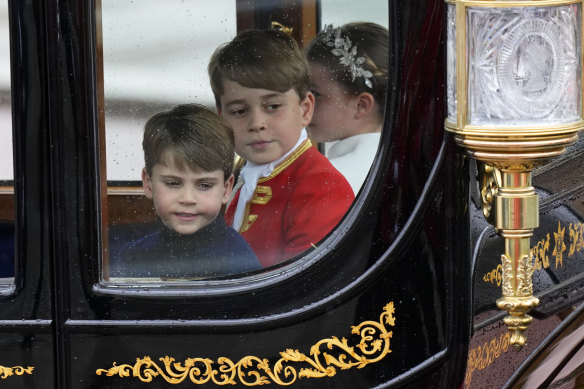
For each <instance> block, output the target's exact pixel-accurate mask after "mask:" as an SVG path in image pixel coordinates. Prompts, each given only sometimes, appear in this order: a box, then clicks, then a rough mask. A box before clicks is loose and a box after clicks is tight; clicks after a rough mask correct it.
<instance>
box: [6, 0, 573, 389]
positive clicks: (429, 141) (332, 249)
mask: <svg viewBox="0 0 584 389" xmlns="http://www.w3.org/2000/svg"><path fill="white" fill-rule="evenodd" d="M9 5H10V18H11V19H10V20H11V50H12V69H13V70H12V85H13V87H12V89H13V113H14V149H15V193H16V205H17V208H16V242H17V244H16V246H17V251H16V252H17V260H16V278H15V285H14V288H13V289H12V290H11V291H9V292H8V293H5V294H4V295H2V296H1V297H0V342H1V343H0V344H1V345H2V347H1V352H0V366H3V367H4V368H10V369H12V370H11V371H10V372H11V374H12V375H10V374H9V375H7V376H6V377H0V378H1V379H0V385H2V386H3V387H7V388H50V387H54V388H63V389H64V388H119V387H124V388H126V387H128V388H130V387H131V388H134V387H144V388H148V387H175V386H178V387H193V386H202V387H214V386H217V385H218V383H222V384H224V383H231V384H237V385H236V387H242V386H255V385H257V384H259V383H263V386H266V387H277V386H283V385H290V387H293V388H300V387H302V388H304V387H307V388H312V387H315V388H316V387H318V388H373V387H420V388H422V387H423V388H429V387H440V388H454V387H460V386H461V385H463V386H466V387H470V385H471V384H472V385H478V386H473V387H481V385H483V384H484V383H485V382H489V379H488V378H484V377H481V373H484V374H491V375H492V372H493V371H497V374H500V375H501V380H500V384H501V385H502V384H504V382H505V381H506V380H507V379H509V377H511V375H512V374H513V372H514V371H515V370H517V371H518V372H519V373H515V374H516V376H515V378H513V379H515V380H518V379H520V377H519V376H520V375H521V374H523V373H525V374H527V373H526V372H527V370H526V369H527V367H528V365H529V366H533V363H531V364H530V363H529V358H532V357H534V356H535V355H540V354H541V353H542V352H544V349H545V348H546V347H547V345H548V343H549V347H552V345H551V342H553V341H554V340H557V339H559V335H556V333H557V332H559V331H561V330H562V331H565V332H564V334H566V333H568V329H567V327H568V324H569V323H577V320H579V316H578V314H579V311H578V310H576V312H574V313H572V314H571V315H568V316H567V318H566V319H565V320H563V321H562V320H561V319H557V317H558V316H557V314H558V312H565V310H566V309H567V308H568V307H573V306H576V305H578V304H579V302H580V301H581V299H582V296H581V295H582V292H581V290H582V288H581V285H580V284H581V283H580V281H579V280H580V278H579V275H580V274H581V270H580V269H581V266H578V265H577V264H578V261H579V262H580V263H582V260H583V259H584V258H582V256H583V255H584V254H583V251H578V252H576V254H575V255H574V256H573V258H572V257H571V258H570V261H571V262H569V263H568V262H567V261H566V264H567V265H566V266H568V265H571V266H572V267H570V269H565V271H564V273H562V274H559V273H558V272H557V271H552V270H551V268H550V267H549V266H548V268H550V270H549V271H547V269H548V268H546V270H545V271H542V273H541V274H542V276H541V277H538V278H537V280H536V293H537V294H538V295H539V296H540V298H541V299H542V302H543V304H542V306H541V307H540V308H539V309H538V310H537V312H535V316H536V323H535V324H534V326H536V327H537V328H539V329H540V330H538V331H539V332H538V335H537V337H534V339H537V341H533V343H530V347H529V348H527V349H526V351H522V354H513V351H511V350H509V351H506V350H505V351H500V354H504V356H507V359H506V360H504V359H503V358H493V360H492V361H491V363H490V367H489V369H485V368H484V366H483V368H478V367H475V368H474V369H470V368H469V369H470V370H467V365H469V366H471V365H472V363H475V362H476V361H477V360H480V357H481V355H483V356H484V354H481V352H482V351H481V350H480V349H477V347H479V346H482V342H483V340H484V342H486V343H488V342H490V341H491V339H498V337H500V336H501V334H504V333H505V331H506V330H505V329H504V328H501V327H500V326H499V325H498V323H499V321H500V318H501V315H500V314H499V313H498V311H495V310H494V301H495V299H496V298H497V297H499V296H500V289H499V288H497V287H495V286H493V285H495V284H496V281H495V283H493V282H491V283H489V282H487V281H483V276H484V274H490V273H491V272H492V270H493V268H495V270H496V261H497V260H498V259H497V258H498V256H499V255H500V252H499V251H498V249H499V247H500V246H501V243H500V240H499V238H497V237H496V236H495V235H494V234H491V231H492V227H489V226H488V225H486V223H485V222H483V220H482V219H481V218H480V217H478V216H477V215H479V214H480V209H479V207H477V205H476V202H474V201H473V199H474V197H473V196H474V192H473V190H474V187H472V186H470V185H469V183H470V182H471V179H472V180H474V176H473V177H471V175H472V171H473V170H472V167H473V166H474V162H473V161H472V160H469V159H468V158H467V157H466V156H465V155H464V153H462V152H461V150H460V149H458V148H457V147H456V146H455V144H454V142H453V140H452V138H451V136H450V135H448V134H445V132H444V128H443V123H444V117H445V109H444V106H445V100H444V99H445V93H444V92H445V91H444V85H445V63H446V61H445V42H444V40H445V28H444V7H445V6H444V3H443V1H442V0H425V1H415V2H414V1H410V0H399V1H390V2H389V15H390V16H389V18H390V20H389V26H390V36H391V37H392V39H391V43H390V53H391V57H390V65H391V69H392V72H391V75H390V81H389V94H388V101H387V105H386V117H385V130H384V133H383V136H382V140H381V142H382V145H381V147H380V151H379V154H378V157H377V159H376V160H375V162H374V165H373V167H372V172H371V173H370V176H371V177H373V178H370V179H368V181H367V182H366V184H365V187H364V189H363V190H362V192H361V194H360V195H359V196H358V198H357V199H356V201H355V203H354V205H353V207H352V209H351V211H350V212H349V213H348V214H347V216H346V217H345V218H344V220H343V221H342V222H341V224H340V225H339V226H338V228H337V229H336V230H335V231H334V232H333V233H332V234H331V235H330V236H329V237H328V238H327V240H326V241H325V242H323V244H322V246H321V247H319V249H317V250H314V251H312V252H311V253H309V254H307V256H306V257H305V258H303V259H301V260H299V261H298V263H300V265H298V266H295V267H294V266H292V267H286V268H283V270H282V271H279V272H278V271H276V272H273V273H272V276H270V277H261V276H258V277H255V278H253V277H252V278H251V279H242V280H239V279H234V280H227V281H224V282H204V281H203V282H198V283H195V284H193V285H183V286H173V287H160V286H155V287H145V286H134V287H125V286H113V285H109V284H104V283H100V276H99V274H100V273H99V271H100V270H99V263H100V258H101V255H102V254H101V249H102V242H103V239H102V238H103V236H102V229H101V216H100V214H101V205H100V204H101V203H100V201H101V198H100V193H101V190H102V189H103V188H101V185H102V183H101V182H100V179H99V177H100V173H99V171H100V164H99V157H100V155H99V144H100V138H99V130H98V116H99V112H98V104H97V99H98V98H97V89H98V88H97V70H96V62H97V59H96V55H97V54H96V52H97V48H96V43H95V42H96V39H95V11H94V5H93V4H92V2H90V1H89V2H83V1H73V0H60V1H45V2H37V1H32V0H24V1H10V4H9ZM581 149H582V147H580V150H581ZM564 163H565V164H564V167H566V168H568V169H569V166H573V167H574V169H577V166H580V169H581V168H582V154H577V155H572V158H571V159H566V160H565V161H564ZM566 164H567V165H566ZM578 164H579V165H578ZM553 172H554V170H550V171H542V172H541V174H540V177H542V181H544V180H543V178H544V176H545V174H553ZM536 185H537V179H536ZM543 185H544V184H542V186H543ZM571 188H572V189H571V191H570V192H569V193H566V191H564V190H563V189H562V188H554V187H553V185H551V184H550V185H549V186H548V187H546V188H543V189H545V190H546V193H548V203H546V202H545V200H544V204H548V206H549V212H548V214H549V215H551V216H550V221H547V220H546V218H545V217H544V218H543V222H542V227H541V230H542V231H548V230H549V231H552V232H554V231H556V232H557V228H558V227H557V223H558V222H559V223H560V224H562V225H563V224H565V225H566V226H568V225H569V223H574V225H575V224H577V223H582V214H581V213H578V211H576V210H574V209H572V208H570V207H569V205H568V204H567V201H568V200H569V201H576V202H578V201H579V202H580V203H581V202H582V201H583V199H584V198H583V196H584V188H583V185H582V183H581V182H577V183H576V184H574V185H573V186H572V187H571ZM543 189H542V190H543ZM471 195H473V196H471ZM471 197H473V198H471ZM566 199H568V200H566ZM580 209H581V208H580ZM554 212H555V213H554ZM471 220H472V222H471ZM566 223H568V224H566ZM538 231H539V230H538ZM580 231H581V230H580ZM544 233H545V234H547V232H544ZM580 233H581V232H580ZM542 239H543V240H545V239H546V236H545V235H544V236H541V235H537V233H536V236H535V238H534V240H538V241H539V240H542ZM492 246H494V248H493V247H492ZM495 252H496V253H497V254H493V253H495ZM566 257H567V254H566ZM473 258H474V259H473ZM562 269H564V268H562ZM554 270H555V269H554ZM544 273H545V274H547V277H544ZM485 279H486V280H488V279H489V278H488V276H487V277H486V278H485ZM473 285H475V286H474V287H473ZM473 304H474V305H473ZM473 307H474V310H473ZM497 320H498V321H497ZM540 322H541V325H539V324H538V323H540ZM473 325H474V326H473ZM560 327H561V328H560ZM564 327H566V328H564ZM554 331H555V332H554ZM473 332H474V333H475V335H474V336H473ZM548 334H551V335H550V336H548ZM527 335H528V338H529V337H530V336H534V335H532V332H531V330H528V332H527ZM368 336H370V337H371V339H366V338H367V337H368ZM363 339H365V340H363ZM363 342H365V343H363ZM472 342H474V343H472ZM546 342H548V343H546ZM542 345H543V346H542ZM538 347H539V348H538ZM538 353H539V354H538ZM471 357H472V358H474V359H472V360H471ZM568 359H569V358H565V361H564V362H567V360H568ZM509 360H511V362H509ZM523 361H528V362H525V367H523V368H522V369H523V370H521V369H519V370H518V369H517V367H518V366H520V364H521V363H522V362H523ZM471 362H472V363H471ZM499 362H501V363H499ZM503 362H504V363H503ZM498 363H499V364H498ZM483 365H484V364H483ZM503 365H506V366H512V370H511V371H507V370H509V369H507V370H503V369H504V368H503V367H501V366H503ZM497 366H499V367H497ZM19 367H20V368H21V369H19ZM31 367H32V369H30V368H31ZM169 371H171V372H174V373H175V374H176V376H174V377H173V376H171V375H170V373H169ZM185 372H186V373H185ZM469 372H470V373H469ZM522 372H523V373H522ZM1 373H2V371H0V374H1ZM189 374H190V375H189ZM465 374H466V375H465ZM469 374H470V375H469ZM473 374H474V375H473ZM173 380H174V381H173ZM484 387H486V386H484Z"/></svg>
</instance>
